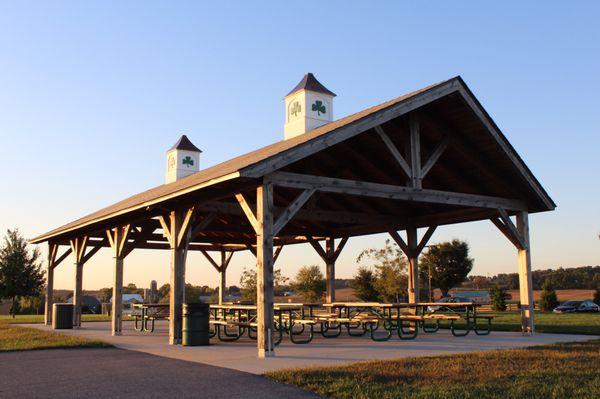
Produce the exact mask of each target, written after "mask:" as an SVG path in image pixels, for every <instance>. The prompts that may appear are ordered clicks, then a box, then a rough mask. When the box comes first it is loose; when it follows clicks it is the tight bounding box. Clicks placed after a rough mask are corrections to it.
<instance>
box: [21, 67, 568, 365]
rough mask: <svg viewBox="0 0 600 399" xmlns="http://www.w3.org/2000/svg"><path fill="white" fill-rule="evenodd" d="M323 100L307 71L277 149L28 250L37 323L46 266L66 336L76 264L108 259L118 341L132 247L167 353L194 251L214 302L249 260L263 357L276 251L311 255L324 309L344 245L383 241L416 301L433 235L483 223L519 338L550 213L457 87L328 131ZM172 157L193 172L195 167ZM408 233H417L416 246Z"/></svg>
mask: <svg viewBox="0 0 600 399" xmlns="http://www.w3.org/2000/svg"><path fill="white" fill-rule="evenodd" d="M334 96H335V94H333V93H332V92H330V91H329V90H327V89H325V87H324V86H323V85H321V84H320V83H319V82H318V81H317V80H316V79H315V78H314V76H313V75H312V74H307V75H306V76H305V77H304V79H303V80H302V81H301V82H300V83H299V84H298V86H296V88H295V89H294V90H292V92H290V94H288V95H287V96H286V131H285V136H286V139H285V140H282V141H279V142H277V143H274V144H272V145H269V146H267V147H264V148H261V149H259V150H256V151H253V152H250V153H247V154H244V155H242V156H239V157H237V158H233V159H231V160H229V161H226V162H223V163H221V164H218V165H216V166H213V167H209V168H207V169H202V170H199V171H197V172H196V171H194V172H193V173H189V174H187V175H186V176H178V175H176V173H175V172H173V173H171V175H172V178H171V179H170V180H169V177H167V179H168V180H167V181H171V182H170V183H167V184H163V185H161V186H158V187H155V188H153V189H150V190H148V191H145V192H142V193H140V194H137V195H134V196H132V197H130V198H127V199H124V200H123V201H120V202H118V203H116V204H114V205H111V206H109V207H106V208H104V209H100V210H98V211H96V212H94V213H92V214H90V215H87V216H85V217H82V218H80V219H78V220H76V221H74V222H71V223H68V224H66V225H64V226H62V227H59V228H57V229H55V230H52V231H50V232H48V233H45V234H43V235H40V236H39V237H36V238H34V239H33V240H31V242H32V243H42V242H48V245H49V251H48V270H47V291H46V295H47V297H46V298H47V301H46V323H47V324H49V323H51V320H52V303H53V299H52V292H53V273H54V268H55V267H56V266H58V265H59V264H60V263H61V262H62V261H63V260H65V259H66V258H67V257H68V256H69V255H72V257H73V259H74V262H75V264H76V275H75V285H74V299H75V300H74V303H75V317H74V324H75V325H78V324H79V323H80V322H81V319H80V315H81V311H80V308H81V295H82V269H83V266H84V264H85V263H86V262H87V261H88V260H89V259H90V258H91V257H92V256H93V255H94V254H96V253H97V252H98V251H99V250H100V249H102V248H109V249H110V250H111V251H112V253H113V254H114V265H113V267H114V276H115V278H114V285H113V298H116V299H117V300H115V301H114V302H113V311H112V334H113V335H120V333H121V325H122V320H121V316H122V314H121V308H122V306H121V303H120V300H119V298H122V295H121V290H122V286H123V265H124V259H125V258H126V257H127V255H128V254H129V253H131V251H133V250H134V249H139V248H144V249H156V250H168V251H170V253H171V258H170V259H171V260H170V268H171V275H170V286H171V291H170V318H169V320H170V321H169V343H170V344H179V343H180V342H181V336H182V304H183V302H184V286H185V265H186V254H187V251H200V252H202V253H203V254H204V255H205V256H206V257H207V259H209V261H210V263H211V264H212V265H213V266H214V267H215V268H216V269H217V270H218V271H219V273H220V275H221V283H220V290H219V292H220V295H223V291H224V290H223V289H224V288H225V284H226V279H225V276H226V270H227V265H228V264H229V261H230V260H231V257H232V255H233V254H234V253H235V252H237V251H251V252H252V253H253V254H254V255H255V256H256V259H257V280H258V290H257V291H258V293H257V314H258V317H257V323H258V339H257V346H258V355H259V357H268V356H272V355H274V351H273V349H274V348H273V345H272V342H271V340H270V337H271V336H272V335H273V328H274V314H273V264H274V262H275V260H276V259H277V256H278V255H279V253H280V251H281V249H282V247H283V246H285V245H292V244H299V243H310V244H311V245H312V247H314V249H315V250H316V251H317V252H318V254H319V255H320V256H321V257H322V259H323V261H324V263H325V264H326V280H327V295H326V300H327V301H328V302H332V301H334V300H335V290H334V284H333V283H334V278H335V262H336V259H337V257H338V256H339V254H340V252H341V251H342V249H343V247H344V245H345V244H346V242H347V241H348V239H349V238H350V237H354V236H360V235H367V234H376V233H389V234H390V235H391V237H392V238H393V239H394V240H395V241H396V242H397V243H398V245H399V246H400V247H401V248H402V250H403V251H404V253H405V254H406V256H407V258H408V260H409V270H408V274H409V279H408V285H409V287H408V292H409V302H412V303H414V302H418V301H419V290H418V287H419V282H418V257H419V254H420V253H421V251H422V250H423V249H424V247H425V245H426V244H427V242H428V240H429V239H430V238H431V236H432V234H433V233H434V231H435V229H436V227H437V226H441V225H448V224H456V223H464V222H471V221H478V220H490V221H491V222H492V223H493V224H494V225H495V226H496V227H497V228H498V229H499V230H500V231H501V232H502V233H503V234H504V235H505V236H506V237H507V238H508V239H509V240H510V242H512V243H513V244H514V245H515V247H516V249H517V254H518V255H517V259H518V261H517V263H518V273H519V283H520V298H521V309H522V323H523V331H524V332H525V333H528V334H533V332H534V321H533V291H532V282H531V255H530V244H529V242H530V241H529V224H528V215H529V213H535V212H544V211H551V210H553V209H554V208H555V207H556V205H555V204H554V202H553V201H552V199H551V198H550V197H549V195H548V194H547V193H546V191H545V190H544V188H543V187H542V186H541V184H540V183H539V182H538V180H537V179H536V178H535V176H534V175H533V174H532V172H531V171H530V170H529V168H528V167H527V166H526V165H525V163H524V162H523V160H522V159H521V158H520V157H519V155H518V154H517V152H516V151H515V149H514V148H513V147H512V146H511V144H510V143H509V142H508V140H507V139H506V138H505V136H504V135H503V134H502V132H501V131H500V129H499V128H498V126H497V125H496V124H495V123H494V121H493V120H492V119H491V117H490V116H489V115H488V113H487V112H486V111H485V110H484V109H483V107H482V106H481V104H480V103H479V101H478V100H477V99H476V98H475V97H474V95H473V93H472V92H471V91H470V89H469V88H468V87H467V85H466V84H465V82H464V81H463V80H462V78H460V77H455V78H452V79H449V80H446V81H443V82H441V83H437V84H434V85H431V86H428V87H426V88H424V89H421V90H418V91H416V92H413V93H410V94H408V95H404V96H401V97H398V98H396V99H393V100H391V101H388V102H385V103H383V104H380V105H377V106H374V107H371V108H368V109H365V110H363V111H361V112H358V113H355V114H352V115H350V116H347V117H344V118H341V119H338V120H335V121H334V120H333V119H332V116H331V114H332V112H331V105H332V100H333V97H334ZM311 105H312V107H311ZM178 144H179V147H180V148H178V147H177V145H176V147H174V149H172V150H171V151H175V152H177V151H181V152H182V154H183V155H186V154H187V152H186V151H191V153H190V154H192V155H193V156H195V154H199V150H198V151H196V150H197V148H195V147H194V146H193V144H191V142H189V140H187V138H185V139H184V138H182V140H181V141H180V142H179V143H178ZM189 144H191V147H190V145H189ZM194 151H196V152H194ZM176 155H177V154H176ZM177 159H179V158H177V156H175V158H174V160H173V161H172V162H173V165H174V163H175V162H176V161H177ZM183 159H184V161H183V164H186V161H187V165H188V166H190V165H193V164H194V160H195V158H193V157H192V158H190V156H188V155H186V157H185V158H183ZM169 162H171V161H169ZM196 163H197V162H196ZM171 166H172V165H171ZM168 176H169V175H168ZM513 217H514V221H513ZM419 228H424V229H426V230H424V234H423V235H422V237H421V238H420V239H419V237H418V229H419ZM402 230H405V231H406V240H404V239H403V238H402V236H401V235H400V234H399V231H402ZM61 247H64V248H65V249H63V250H61ZM211 253H212V254H213V255H211ZM215 254H216V255H218V256H217V257H214V255H215Z"/></svg>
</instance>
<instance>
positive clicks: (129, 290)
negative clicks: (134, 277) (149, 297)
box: [123, 283, 142, 294]
mask: <svg viewBox="0 0 600 399" xmlns="http://www.w3.org/2000/svg"><path fill="white" fill-rule="evenodd" d="M141 291H142V290H141V289H139V288H138V287H137V285H135V284H134V283H129V284H127V285H126V286H125V287H123V294H139V293H140V292H141Z"/></svg>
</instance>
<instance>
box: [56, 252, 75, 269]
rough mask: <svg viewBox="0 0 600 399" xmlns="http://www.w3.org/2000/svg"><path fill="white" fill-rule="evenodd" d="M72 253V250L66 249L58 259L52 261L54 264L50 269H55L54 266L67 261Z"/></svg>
mask: <svg viewBox="0 0 600 399" xmlns="http://www.w3.org/2000/svg"><path fill="white" fill-rule="evenodd" d="M72 251H73V250H72V249H71V248H68V249H67V250H66V251H65V252H64V253H63V254H62V255H61V256H59V257H58V259H56V260H55V261H54V263H53V264H52V268H55V267H56V266H58V265H59V264H61V263H62V261H63V260H65V259H67V257H68V256H69V255H70V254H71V252H72Z"/></svg>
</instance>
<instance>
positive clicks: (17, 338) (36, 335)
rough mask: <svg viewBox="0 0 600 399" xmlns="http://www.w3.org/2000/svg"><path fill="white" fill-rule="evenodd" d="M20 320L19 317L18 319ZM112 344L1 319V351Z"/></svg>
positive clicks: (106, 345) (108, 345)
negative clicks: (15, 323) (14, 323)
mask: <svg viewBox="0 0 600 399" xmlns="http://www.w3.org/2000/svg"><path fill="white" fill-rule="evenodd" d="M17 320H18V319H17ZM110 346H111V345H110V344H107V343H104V342H101V341H93V340H89V339H84V338H79V337H74V336H68V335H63V334H59V333H55V332H47V331H41V330H38V329H35V328H28V327H20V326H13V325H11V323H8V322H7V320H6V318H2V319H1V320H0V352H9V351H22V350H31V349H50V348H102V347H110Z"/></svg>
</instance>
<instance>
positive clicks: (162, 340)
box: [28, 321, 597, 374]
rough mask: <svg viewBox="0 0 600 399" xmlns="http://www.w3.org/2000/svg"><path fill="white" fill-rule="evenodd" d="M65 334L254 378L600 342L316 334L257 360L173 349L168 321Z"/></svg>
mask: <svg viewBox="0 0 600 399" xmlns="http://www.w3.org/2000/svg"><path fill="white" fill-rule="evenodd" d="M28 326H29V327H35V328H39V329H43V330H50V327H48V326H44V325H40V324H37V325H28ZM60 332H61V333H64V334H74V335H78V336H82V337H86V338H93V339H99V340H102V341H105V342H109V343H111V344H113V345H115V346H116V347H119V348H123V349H128V350H133V351H139V352H144V353H149V354H153V355H158V356H163V357H167V358H172V359H179V360H186V361H191V362H197V363H204V364H209V365H213V366H219V367H225V368H229V369H234V370H239V371H245V372H249V373H254V374H262V373H264V372H266V371H272V370H280V369H286V368H299V367H309V366H334V365H341V364H347V363H351V362H357V361H366V360H377V359H398V358H403V357H418V356H435V355H441V354H451V353H466V352H475V351H483V350H491V349H511V348H520V347H526V346H532V345H540V344H550V343H556V342H568V341H585V340H589V339H594V338H597V337H595V336H585V335H567V334H536V335H534V336H533V337H529V336H523V335H522V334H520V333H513V332H492V333H491V334H490V335H488V336H477V335H475V334H473V333H471V334H469V335H468V336H466V337H454V336H452V335H451V334H450V331H449V330H440V331H439V332H437V333H435V334H424V333H422V334H419V336H418V337H417V339H415V340H412V341H400V340H399V339H398V338H397V337H396V338H392V339H391V340H390V341H388V342H373V341H372V340H371V339H370V338H368V337H366V336H365V337H348V336H341V337H339V338H334V339H325V338H322V337H321V336H320V335H318V334H315V339H314V340H313V342H311V343H310V344H308V345H294V344H292V343H290V341H289V338H287V337H285V336H284V339H283V342H282V344H281V345H279V346H278V347H277V348H276V349H275V353H276V357H275V358H269V359H258V358H257V357H256V355H257V350H256V342H255V341H251V340H250V339H248V338H242V339H240V340H239V341H236V342H230V343H224V342H220V341H218V340H217V339H211V344H212V345H210V346H208V347H184V346H180V345H176V346H171V345H168V322H166V321H161V322H158V323H157V328H156V331H155V332H154V333H139V332H135V331H134V330H133V323H132V322H126V323H124V325H123V335H122V336H120V337H112V336H111V335H110V323H109V322H87V323H83V325H82V327H81V328H79V329H76V330H61V331H60Z"/></svg>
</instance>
